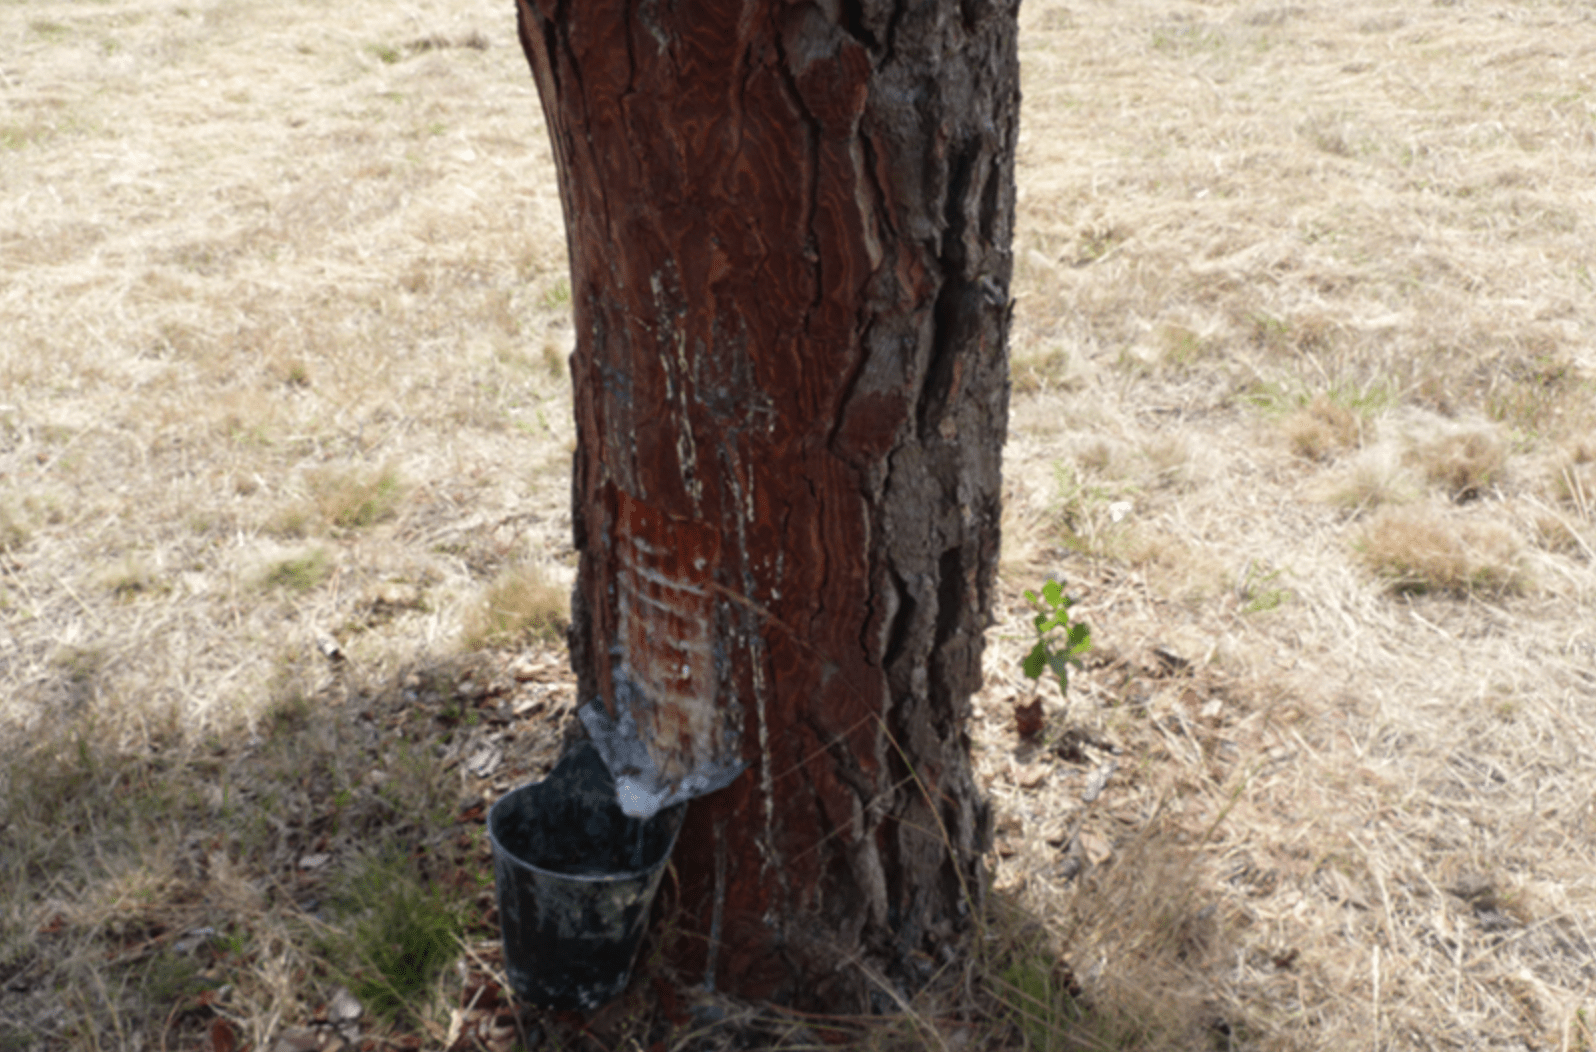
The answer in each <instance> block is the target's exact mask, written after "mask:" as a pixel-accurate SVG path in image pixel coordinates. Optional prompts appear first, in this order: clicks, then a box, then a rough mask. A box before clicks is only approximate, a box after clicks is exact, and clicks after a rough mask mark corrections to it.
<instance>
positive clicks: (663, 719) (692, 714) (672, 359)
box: [518, 0, 1018, 1010]
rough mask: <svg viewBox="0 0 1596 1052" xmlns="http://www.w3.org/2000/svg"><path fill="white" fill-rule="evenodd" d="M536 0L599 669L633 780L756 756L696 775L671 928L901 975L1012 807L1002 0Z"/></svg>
mask: <svg viewBox="0 0 1596 1052" xmlns="http://www.w3.org/2000/svg"><path fill="white" fill-rule="evenodd" d="M518 2H519V3H520V19H521V34H522V44H523V46H524V48H525V50H526V53H527V56H528V59H529V61H530V63H531V66H532V70H533V74H534V77H535V78H536V80H537V83H538V88H539V91H540V93H541V96H542V99H543V106H544V113H545V116H546V118H547V122H548V128H549V134H550V137H551V139H552V141H553V144H554V153H555V157H556V160H557V164H558V167H559V173H560V187H561V194H562V198H563V201H564V207H565V214H566V223H567V237H568V242H569V248H570V258H571V275H572V282H571V284H572V291H573V301H574V304H575V312H576V327H577V347H576V353H575V355H574V356H573V359H572V372H573V379H574V382H575V385H576V392H577V396H576V407H577V409H576V412H577V434H578V449H577V453H576V459H575V471H574V482H573V495H572V496H573V504H574V509H573V510H574V518H575V522H576V527H575V529H576V547H577V549H578V551H579V552H580V553H581V569H580V574H579V579H578V584H577V592H576V595H575V598H574V601H573V626H572V632H571V643H572V658H573V662H574V664H575V666H576V671H577V674H578V676H579V679H580V681H581V684H582V691H583V695H584V697H589V698H592V697H598V698H602V699H603V703H604V705H605V706H606V707H607V710H608V712H609V715H610V716H611V717H620V718H630V719H632V720H635V722H636V724H637V732H638V734H639V735H640V736H641V737H642V739H643V740H644V741H645V742H647V743H649V744H648V749H649V750H650V754H649V756H647V757H646V758H644V759H641V760H639V763H640V765H641V767H642V768H647V769H648V770H646V771H645V773H644V774H643V775H640V776H639V782H638V784H639V785H642V786H643V790H645V792H644V793H643V795H644V796H646V795H647V791H653V790H659V791H660V792H669V791H670V790H671V789H673V788H680V789H681V791H682V793H684V794H686V793H691V792H694V791H696V790H697V789H702V788H704V787H705V785H707V784H712V783H718V782H720V781H723V780H724V779H725V777H727V776H729V775H731V774H733V773H735V768H728V767H726V766H725V764H724V761H726V760H728V759H740V760H741V761H742V762H744V763H746V764H747V768H746V770H743V771H742V772H741V774H740V775H737V776H736V777H735V778H734V780H732V781H731V783H730V785H728V786H727V787H726V788H724V789H720V790H719V791H717V792H712V793H709V794H708V795H704V796H700V797H699V798H698V799H696V800H695V801H694V802H693V804H692V805H691V807H690V808H689V813H688V819H687V825H686V827H685V828H684V831H683V833H682V837H681V840H680V842H679V846H678V848H677V851H676V855H675V865H676V867H677V870H678V872H679V875H680V878H681V881H682V902H683V905H684V908H685V915H686V921H685V924H686V926H687V928H688V929H689V930H690V931H691V932H692V933H693V934H694V935H695V936H696V938H695V939H694V940H692V941H691V942H690V943H689V945H690V947H691V948H692V949H691V951H690V952H692V953H693V954H694V955H695V959H694V960H692V961H688V962H683V963H684V964H686V965H687V966H689V967H692V968H694V969H697V968H702V969H704V974H707V976H708V977H710V978H711V980H712V981H713V982H715V983H716V984H718V985H719V986H721V987H722V988H731V989H733V990H735V991H736V992H738V993H741V994H743V995H746V996H753V997H767V998H771V999H775V1000H780V1001H798V1002H809V1003H822V1004H826V1005H828V1006H829V1007H831V1008H833V1009H838V1010H849V1009H860V1008H865V1007H867V1004H866V1003H864V1002H863V1000H862V999H863V998H864V997H865V996H866V992H867V991H868V984H866V983H863V982H862V981H861V979H860V976H861V975H862V971H861V970H860V969H858V968H853V967H843V968H841V969H840V970H839V969H838V968H837V967H836V966H837V964H838V963H839V962H845V961H848V960H865V961H868V962H870V963H871V964H872V965H873V966H874V968H875V969H877V970H879V971H880V972H881V973H883V974H885V975H887V976H889V977H890V979H891V981H893V982H895V983H898V984H900V985H902V986H913V985H916V983H917V982H918V979H919V978H920V977H921V975H922V974H923V968H924V966H925V965H926V964H928V962H930V961H931V960H932V959H933V957H932V956H931V955H934V954H935V953H936V952H938V951H939V949H940V948H941V947H942V946H943V945H945V944H947V943H948V942H949V940H950V939H951V938H952V937H953V936H954V934H955V932H956V931H957V929H959V928H960V927H961V926H962V924H963V918H964V917H966V916H967V913H968V910H969V908H970V907H971V904H972V903H971V897H978V896H979V894H980V881H979V855H980V852H981V851H982V850H983V847H984V843H985V840H986V839H987V837H988V835H989V832H988V828H987V827H988V825H989V819H988V812H987V810H986V808H985V805H984V803H983V802H982V801H981V799H980V797H979V794H978V793H977V792H976V789H975V786H974V784H973V781H972V779H971V775H970V769H969V743H968V739H967V737H966V736H965V733H964V729H963V725H964V721H965V719H966V717H967V715H968V706H969V696H970V694H971V692H972V691H973V690H974V689H975V688H976V687H977V686H978V685H979V682H980V658H981V647H982V630H983V628H984V625H985V618H986V614H987V611H988V608H989V604H990V594H989V593H990V589H991V583H992V578H993V573H994V568H995V564H996V557H997V550H998V523H999V504H998V502H999V488H1000V485H999V483H1000V479H999V468H1000V456H1001V443H1002V439H1003V435H1004V432H1005V428H1006V416H1007V403H1008V387H1007V383H1008V381H1007V349H1006V339H1007V329H1008V319H1009V306H1008V302H1007V296H1006V291H1005V290H1006V289H1007V286H1008V279H1009V273H1010V261H1009V252H1008V250H1009V241H1010V229H1011V222H1012V215H1013V149H1014V136H1015V131H1016V121H1017V113H1018V87H1017V83H1018V74H1017V70H1018V67H1017V63H1016V58H1015V22H1014V9H1013V8H1012V7H1002V8H999V7H995V6H993V5H991V4H988V3H983V2H981V0H964V2H962V3H960V2H957V0H927V2H923V3H912V2H909V0H843V2H842V3H841V4H840V6H839V5H838V4H837V3H835V2H831V3H818V4H816V3H807V2H800V3H786V2H781V0H746V2H741V3H739V2H736V0H686V2H680V3H675V4H671V3H669V2H667V0H592V2H583V3H574V2H572V0H518ZM615 763H616V761H614V760H613V759H612V766H614V765H615ZM717 765H719V766H717ZM695 777H699V781H700V783H702V784H698V785H696V787H695V784H694V783H693V779H694V778H695ZM683 779H686V780H687V784H685V785H682V780H683ZM643 783H647V784H646V785H644V784H643Z"/></svg>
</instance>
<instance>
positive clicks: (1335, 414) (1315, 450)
mask: <svg viewBox="0 0 1596 1052" xmlns="http://www.w3.org/2000/svg"><path fill="white" fill-rule="evenodd" d="M1280 429H1281V430H1282V431H1283V432H1284V433H1285V436H1286V440H1287V442H1289V443H1290V445H1291V451H1292V452H1293V453H1295V454H1297V456H1299V457H1302V458H1304V459H1305V460H1329V459H1331V458H1332V457H1334V456H1335V455H1336V454H1337V453H1339V452H1341V451H1342V450H1344V449H1354V448H1356V447H1357V446H1358V445H1360V444H1361V443H1362V441H1363V424H1362V421H1361V420H1360V419H1359V417H1358V414H1356V413H1354V412H1353V411H1352V410H1351V409H1348V408H1347V407H1346V406H1344V405H1340V404H1338V403H1336V402H1333V401H1331V399H1330V397H1329V396H1328V395H1323V394H1321V395H1317V396H1315V397H1314V399H1313V401H1311V402H1309V403H1308V404H1307V405H1305V406H1303V407H1302V408H1301V409H1298V410H1297V411H1296V412H1294V413H1292V414H1291V415H1290V416H1288V417H1286V418H1285V419H1284V420H1282V421H1281V422H1280Z"/></svg>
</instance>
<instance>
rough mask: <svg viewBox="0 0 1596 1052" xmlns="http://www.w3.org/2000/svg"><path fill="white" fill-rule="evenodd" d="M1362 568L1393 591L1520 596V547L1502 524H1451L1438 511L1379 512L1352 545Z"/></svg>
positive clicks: (1416, 508) (1421, 508)
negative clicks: (1518, 593) (1510, 593)
mask: <svg viewBox="0 0 1596 1052" xmlns="http://www.w3.org/2000/svg"><path fill="white" fill-rule="evenodd" d="M1354 547H1355V548H1356V550H1357V552H1358V554H1359V555H1360V556H1361V557H1362V559H1363V562H1364V563H1365V564H1366V565H1367V566H1368V567H1369V569H1371V570H1373V571H1374V572H1375V574H1376V575H1378V576H1379V577H1380V579H1381V580H1383V581H1384V582H1385V583H1386V585H1387V587H1389V588H1391V589H1392V590H1393V591H1396V592H1399V593H1405V594H1416V593H1423V592H1435V591H1440V592H1452V593H1454V594H1456V595H1460V596H1469V595H1473V594H1475V593H1486V594H1491V595H1499V594H1501V593H1504V592H1516V591H1521V590H1522V589H1523V587H1524V580H1523V574H1522V572H1521V570H1520V568H1519V565H1518V562H1519V554H1520V551H1521V549H1522V547H1523V544H1522V543H1521V542H1520V540H1519V539H1518V538H1517V537H1516V536H1514V534H1513V532H1512V531H1511V530H1510V529H1508V528H1507V527H1506V526H1504V525H1502V524H1501V523H1496V522H1486V523H1472V522H1467V521H1463V522H1459V521H1455V520H1454V519H1453V518H1452V517H1451V516H1448V515H1447V514H1445V512H1444V511H1442V510H1441V509H1439V508H1436V507H1432V506H1428V505H1415V506H1411V507H1405V508H1382V509H1380V510H1379V511H1378V512H1376V513H1375V515H1374V517H1373V518H1372V519H1370V520H1369V523H1368V524H1367V525H1366V526H1365V527H1364V528H1363V531H1362V533H1361V535H1360V536H1359V537H1358V539H1357V540H1356V541H1355V542H1354Z"/></svg>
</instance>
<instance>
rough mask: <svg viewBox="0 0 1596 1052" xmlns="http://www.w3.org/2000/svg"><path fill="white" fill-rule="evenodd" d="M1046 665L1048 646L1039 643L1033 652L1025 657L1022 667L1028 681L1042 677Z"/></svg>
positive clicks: (1032, 649) (1033, 648)
mask: <svg viewBox="0 0 1596 1052" xmlns="http://www.w3.org/2000/svg"><path fill="white" fill-rule="evenodd" d="M1046 665H1047V644H1046V643H1037V644H1036V646H1034V647H1032V648H1031V652H1030V653H1029V654H1027V655H1025V661H1024V662H1022V664H1021V667H1022V669H1023V670H1024V672H1025V678H1026V679H1037V678H1039V677H1040V676H1041V675H1042V669H1043V668H1044V667H1046Z"/></svg>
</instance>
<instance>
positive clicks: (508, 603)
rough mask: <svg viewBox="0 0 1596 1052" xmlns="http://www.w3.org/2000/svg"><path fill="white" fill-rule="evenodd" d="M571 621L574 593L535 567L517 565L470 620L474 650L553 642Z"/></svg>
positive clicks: (489, 592) (469, 635) (468, 634)
mask: <svg viewBox="0 0 1596 1052" xmlns="http://www.w3.org/2000/svg"><path fill="white" fill-rule="evenodd" d="M570 620H571V597H570V590H569V589H567V588H562V587H560V586H559V585H557V584H554V583H552V582H551V581H550V580H549V579H548V577H547V576H546V574H545V571H544V570H543V569H542V568H541V567H539V566H536V565H533V564H523V565H520V566H513V567H511V568H510V569H508V570H506V571H504V572H503V573H502V574H500V575H499V577H498V578H497V579H496V580H495V581H494V582H493V583H492V584H491V585H489V586H488V589H487V592H486V594H485V595H484V596H483V597H482V598H481V599H480V600H479V601H478V603H477V605H476V606H475V607H474V608H473V610H472V612H471V614H470V616H469V617H468V618H467V620H466V627H465V635H464V639H465V645H466V646H467V647H469V648H470V649H473V650H475V649H480V648H482V647H488V646H499V647H502V646H511V645H516V644H520V643H524V642H528V641H531V642H542V643H552V642H556V641H558V640H559V639H560V638H562V637H563V636H564V634H565V629H566V626H567V625H569V624H570Z"/></svg>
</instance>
